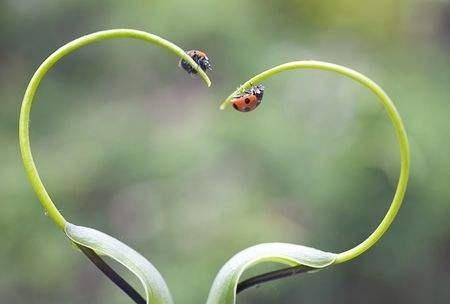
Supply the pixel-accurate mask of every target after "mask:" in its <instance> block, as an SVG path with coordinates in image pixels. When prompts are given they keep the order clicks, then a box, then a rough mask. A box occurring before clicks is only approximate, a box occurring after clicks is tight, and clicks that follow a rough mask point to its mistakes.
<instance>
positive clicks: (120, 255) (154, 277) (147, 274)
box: [65, 223, 173, 304]
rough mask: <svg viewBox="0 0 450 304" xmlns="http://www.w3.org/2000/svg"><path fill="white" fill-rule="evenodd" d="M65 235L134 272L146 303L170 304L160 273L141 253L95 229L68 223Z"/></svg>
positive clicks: (167, 290) (170, 299)
mask: <svg viewBox="0 0 450 304" xmlns="http://www.w3.org/2000/svg"><path fill="white" fill-rule="evenodd" d="M65 232H66V235H67V236H68V237H69V238H70V239H71V240H72V241H73V242H75V243H77V244H80V245H82V246H85V247H88V248H90V249H92V250H94V251H95V252H96V253H97V254H99V255H105V256H108V257H110V258H112V259H114V260H115V261H117V262H119V263H120V264H122V265H123V266H125V267H126V268H127V269H128V270H130V271H131V272H132V273H134V274H135V275H136V276H137V277H138V278H139V280H140V281H141V283H142V285H143V286H144V289H145V297H146V300H147V303H151V304H172V303H173V301H172V297H171V295H170V292H169V288H168V287H167V285H166V282H165V281H164V279H163V277H162V276H161V274H160V273H159V272H158V270H156V268H155V267H154V266H153V265H152V264H151V263H150V262H149V261H148V260H147V259H145V258H144V257H143V256H142V255H140V254H139V253H138V252H137V251H135V250H134V249H132V248H130V247H128V246H127V245H125V244H124V243H122V242H120V241H119V240H117V239H115V238H113V237H111V236H109V235H107V234H105V233H103V232H100V231H98V230H95V229H91V228H87V227H81V226H77V225H73V224H70V223H67V224H66V227H65Z"/></svg>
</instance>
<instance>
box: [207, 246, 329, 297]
mask: <svg viewBox="0 0 450 304" xmlns="http://www.w3.org/2000/svg"><path fill="white" fill-rule="evenodd" d="M336 256H337V254H334V253H330V252H324V251H321V250H318V249H314V248H310V247H305V246H300V245H294V244H286V243H266V244H260V245H256V246H252V247H250V248H247V249H245V250H243V251H241V252H239V253H238V254H236V255H235V256H233V257H232V258H231V259H230V260H229V261H228V262H227V263H226V264H225V265H224V266H223V267H222V269H221V270H220V271H219V273H218V274H217V276H216V279H215V280H214V283H213V286H212V288H211V291H210V292H209V296H208V301H207V304H235V302H236V287H237V284H238V282H239V278H240V277H241V275H242V273H243V272H244V271H245V270H246V269H247V268H249V267H251V266H254V265H256V264H259V263H262V262H276V263H282V264H286V265H288V266H298V265H305V266H309V267H314V268H324V267H326V266H329V265H331V264H333V262H334V261H335V259H336Z"/></svg>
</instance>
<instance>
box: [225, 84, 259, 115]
mask: <svg viewBox="0 0 450 304" xmlns="http://www.w3.org/2000/svg"><path fill="white" fill-rule="evenodd" d="M263 95H264V86H263V85H261V84H258V85H256V86H254V87H252V88H250V89H249V90H247V91H245V92H244V93H242V94H239V95H237V96H235V97H233V99H231V104H232V105H233V108H235V109H236V110H238V111H239V112H250V111H253V110H254V109H256V107H257V106H259V105H260V104H261V101H262V98H263Z"/></svg>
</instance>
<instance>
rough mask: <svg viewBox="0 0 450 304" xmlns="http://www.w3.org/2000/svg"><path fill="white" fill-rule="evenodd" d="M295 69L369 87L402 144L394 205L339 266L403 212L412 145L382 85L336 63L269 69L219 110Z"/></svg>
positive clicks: (371, 242) (342, 257) (298, 63)
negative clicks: (320, 72) (324, 73)
mask: <svg viewBox="0 0 450 304" xmlns="http://www.w3.org/2000/svg"><path fill="white" fill-rule="evenodd" d="M294 69H319V70H325V71H330V72H335V73H338V74H340V75H344V76H346V77H348V78H351V79H353V80H355V81H356V82H358V83H360V84H362V85H363V86H365V87H366V88H368V89H369V90H370V91H371V92H372V93H374V94H375V95H376V96H377V97H378V99H379V101H380V103H381V104H382V105H383V107H384V108H385V110H386V112H387V114H388V116H389V118H390V120H391V123H392V125H393V126H394V129H395V133H396V136H397V140H398V142H399V147H400V164H401V167H400V176H399V179H398V184H397V189H396V191H395V194H394V197H393V199H392V202H391V205H390V207H389V209H388V211H387V213H386V215H385V216H384V218H383V220H382V221H381V223H380V224H379V225H378V227H377V228H376V229H375V230H374V231H373V232H372V234H370V235H369V237H368V238H367V239H366V240H364V241H363V242H361V243H360V244H359V245H357V246H355V247H354V248H351V249H349V250H347V251H344V252H342V253H339V254H338V257H337V259H336V261H335V263H334V264H340V263H343V262H346V261H349V260H351V259H354V258H355V257H357V256H359V255H360V254H362V253H364V252H365V251H367V250H368V249H369V248H371V247H372V246H373V245H374V244H375V243H376V242H377V241H378V240H379V239H380V238H381V237H382V236H383V234H384V233H385V232H386V230H387V229H388V228H389V226H390V225H391V223H392V222H393V220H394V218H395V216H396V215H397V212H398V210H399V209H400V206H401V204H402V201H403V198H404V195H405V191H406V186H407V183H408V177H409V165H410V153H409V144H408V138H407V135H406V131H405V128H404V126H403V122H402V119H401V118H400V115H399V113H398V111H397V109H396V108H395V106H394V104H393V102H392V101H391V99H390V98H389V96H388V95H387V94H386V93H385V92H384V91H383V89H381V87H380V86H378V85H377V84H376V83H375V82H373V81H372V80H371V79H369V78H368V77H366V76H364V75H363V74H361V73H358V72H356V71H354V70H352V69H349V68H346V67H343V66H340V65H337V64H333V63H328V62H321V61H294V62H289V63H285V64H282V65H279V66H276V67H274V68H271V69H269V70H266V71H264V72H262V73H260V74H258V75H256V76H254V77H253V78H251V79H250V80H248V81H247V82H245V83H244V84H243V85H241V86H240V87H239V88H238V89H237V90H236V91H234V92H233V93H232V94H230V95H229V96H228V97H227V98H226V99H225V101H224V102H223V103H222V104H221V106H220V109H222V110H223V109H225V107H226V106H227V105H228V104H230V101H231V99H232V98H233V97H234V96H235V95H236V94H238V93H240V92H243V91H245V90H247V89H249V88H250V87H251V86H252V85H255V84H259V83H261V82H263V81H264V80H266V79H268V78H270V77H272V76H274V75H275V74H279V73H282V72H285V71H289V70H294Z"/></svg>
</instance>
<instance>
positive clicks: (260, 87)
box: [251, 84, 265, 100]
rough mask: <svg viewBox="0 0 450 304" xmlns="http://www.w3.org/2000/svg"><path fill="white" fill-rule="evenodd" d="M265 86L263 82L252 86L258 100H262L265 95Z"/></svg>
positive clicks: (252, 91)
mask: <svg viewBox="0 0 450 304" xmlns="http://www.w3.org/2000/svg"><path fill="white" fill-rule="evenodd" d="M264 89H265V88H264V86H263V85H262V84H258V85H256V86H254V87H253V88H251V93H252V94H253V95H255V96H256V97H257V98H258V100H261V99H262V98H263V95H264Z"/></svg>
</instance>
